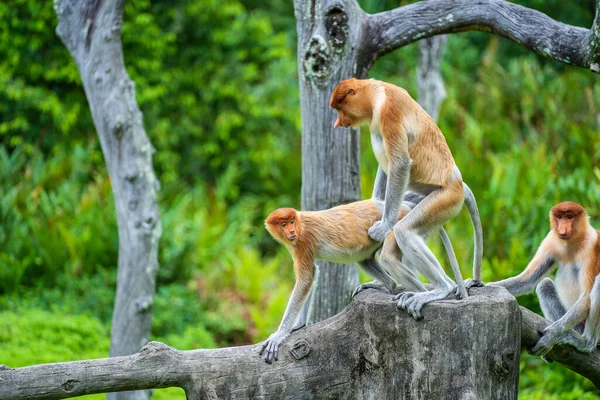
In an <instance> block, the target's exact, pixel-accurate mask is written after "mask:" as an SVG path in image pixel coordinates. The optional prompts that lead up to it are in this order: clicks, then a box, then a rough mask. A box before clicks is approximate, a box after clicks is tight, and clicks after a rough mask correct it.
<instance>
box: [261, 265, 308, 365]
mask: <svg viewBox="0 0 600 400" xmlns="http://www.w3.org/2000/svg"><path fill="white" fill-rule="evenodd" d="M313 265H314V264H313V260H312V259H311V260H310V263H309V264H306V263H302V261H301V260H300V259H298V258H296V257H295V258H294V270H295V271H296V284H295V285H294V290H293V291H292V295H291V296H290V299H289V300H288V304H287V307H286V308H285V312H284V313H283V319H282V320H281V323H280V324H279V328H277V332H275V333H273V334H272V335H271V336H269V338H268V339H267V340H266V341H265V342H264V343H263V344H262V347H261V349H260V351H259V353H258V354H259V355H262V354H263V353H265V356H264V359H265V361H266V362H268V363H269V364H270V363H271V362H273V360H275V361H277V356H278V353H279V345H280V344H281V342H283V341H284V340H285V339H286V338H287V337H288V336H289V335H290V333H291V332H292V327H293V324H294V322H295V321H296V318H297V317H298V314H299V313H300V309H301V308H302V306H303V305H304V303H305V302H306V298H307V297H308V294H309V292H310V289H311V287H312V284H313V281H314V276H313Z"/></svg>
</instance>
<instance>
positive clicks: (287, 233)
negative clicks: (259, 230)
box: [279, 219, 298, 243]
mask: <svg viewBox="0 0 600 400" xmlns="http://www.w3.org/2000/svg"><path fill="white" fill-rule="evenodd" d="M279 229H280V230H281V233H282V236H283V237H285V238H286V239H287V241H288V242H290V243H294V242H295V241H296V239H297V238H298V233H297V232H296V220H295V219H291V220H289V221H283V222H281V224H280V225H279Z"/></svg>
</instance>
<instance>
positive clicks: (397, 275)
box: [379, 231, 427, 292]
mask: <svg viewBox="0 0 600 400" xmlns="http://www.w3.org/2000/svg"><path fill="white" fill-rule="evenodd" d="M401 259H402V253H401V252H400V248H399V247H398V244H397V243H396V237H395V236H394V233H393V231H392V232H390V233H389V234H388V235H387V236H386V238H385V241H384V242H383V248H382V249H381V254H380V255H379V261H380V262H381V265H382V266H383V267H384V268H385V269H386V270H387V271H388V272H389V273H390V274H391V275H392V277H394V279H395V280H396V281H397V282H398V283H400V284H401V285H402V286H403V287H404V288H405V289H408V290H412V291H415V292H425V291H427V288H426V287H425V285H423V284H422V283H421V281H420V280H419V278H418V277H417V275H416V274H415V273H414V270H413V269H412V268H410V267H409V266H407V265H406V264H404V263H403V262H402V261H400V260H401Z"/></svg>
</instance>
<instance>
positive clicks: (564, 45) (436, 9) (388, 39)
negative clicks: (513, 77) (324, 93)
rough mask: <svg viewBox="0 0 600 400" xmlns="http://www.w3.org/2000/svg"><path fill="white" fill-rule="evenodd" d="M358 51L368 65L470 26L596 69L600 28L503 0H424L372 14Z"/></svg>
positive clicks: (572, 63) (472, 28)
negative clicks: (424, 41) (552, 16)
mask: <svg viewBox="0 0 600 400" xmlns="http://www.w3.org/2000/svg"><path fill="white" fill-rule="evenodd" d="M367 21H368V22H367V28H366V30H367V31H366V34H365V40H364V42H363V49H362V50H361V53H362V54H363V55H364V57H367V58H368V59H369V62H368V63H367V65H368V67H367V68H369V67H370V65H372V63H373V62H375V60H377V59H378V58H379V57H381V56H383V55H385V54H387V53H389V52H391V51H392V50H395V49H397V48H399V47H402V46H405V45H407V44H409V43H412V42H415V41H417V40H420V39H423V38H427V37H430V36H435V35H440V34H444V33H453V32H461V31H469V30H479V31H485V32H492V33H494V34H497V35H500V36H504V37H506V38H509V39H511V40H513V41H515V42H517V43H519V44H520V45H522V46H524V47H525V48H527V49H529V50H531V51H533V52H534V53H537V54H540V55H543V56H545V57H549V58H553V59H555V60H558V61H561V62H564V63H566V64H570V65H575V66H578V67H583V68H589V69H591V70H592V71H594V72H600V71H599V70H598V58H599V57H600V52H599V51H598V45H599V42H600V39H599V37H600V32H599V31H600V29H599V27H598V16H596V19H595V22H594V26H593V27H592V29H591V30H590V29H585V28H581V27H576V26H571V25H567V24H564V23H562V22H558V21H555V20H553V19H552V18H550V17H548V16H547V15H545V14H543V13H541V12H539V11H536V10H533V9H531V8H527V7H523V6H520V5H518V4H514V3H510V2H508V1H504V0H428V1H421V2H418V3H413V4H410V5H407V6H404V7H398V8H396V9H394V10H390V11H386V12H382V13H379V14H374V15H370V16H369V17H368V19H367Z"/></svg>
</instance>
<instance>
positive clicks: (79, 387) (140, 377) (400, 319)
mask: <svg viewBox="0 0 600 400" xmlns="http://www.w3.org/2000/svg"><path fill="white" fill-rule="evenodd" d="M476 293H477V294H476V295H473V296H471V297H469V299H468V300H466V301H457V300H445V301H440V302H438V303H433V304H431V305H428V306H426V308H425V310H424V316H425V318H424V319H423V320H421V321H415V320H413V319H412V318H411V317H409V316H408V315H407V314H405V313H404V312H402V311H400V310H398V309H397V308H396V304H395V302H393V301H392V300H391V295H387V294H383V293H379V292H375V291H373V290H367V291H366V292H364V293H361V294H359V295H358V296H357V297H356V298H355V299H354V301H352V303H351V304H350V306H348V307H347V308H346V309H345V310H344V311H343V312H342V313H340V314H338V315H337V316H335V317H333V318H330V319H328V320H326V321H323V322H321V323H318V324H315V325H311V326H309V327H307V328H304V329H302V330H300V331H298V332H295V333H293V334H292V335H291V336H290V337H289V339H288V340H287V341H286V342H285V343H284V344H283V346H282V349H281V352H280V358H279V360H278V361H276V362H274V363H273V364H272V365H269V364H266V363H265V362H264V361H263V360H262V359H261V358H260V357H259V356H258V354H257V346H243V347H237V348H224V349H216V350H194V351H177V350H174V349H172V348H170V347H168V346H165V345H163V344H160V343H156V342H152V343H150V344H148V345H147V346H146V347H144V349H142V350H141V351H140V352H139V353H138V354H134V355H131V356H127V357H114V358H107V359H99V360H88V361H78V362H71V363H58V364H46V365H38V366H32V367H25V368H17V369H4V370H2V369H0V399H14V400H17V399H42V398H44V399H58V398H65V397H73V396H77V395H83V394H90V393H101V392H106V391H111V390H132V389H148V388H164V387H169V386H179V387H183V388H184V390H185V391H186V393H187V395H188V398H190V399H207V398H208V399H246V398H264V399H266V398H290V399H292V398H293V399H311V398H317V397H319V398H336V399H432V400H434V399H447V398H448V397H447V395H448V393H453V396H454V395H456V397H453V398H457V399H486V398H489V399H491V398H502V399H511V398H512V399H516V396H517V384H518V373H519V352H520V331H521V329H520V324H521V313H520V312H519V307H518V305H517V303H516V301H515V299H514V298H513V297H512V296H510V295H509V294H508V293H507V292H506V291H505V290H504V289H502V288H493V287H489V288H482V289H478V290H477V291H476Z"/></svg>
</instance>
